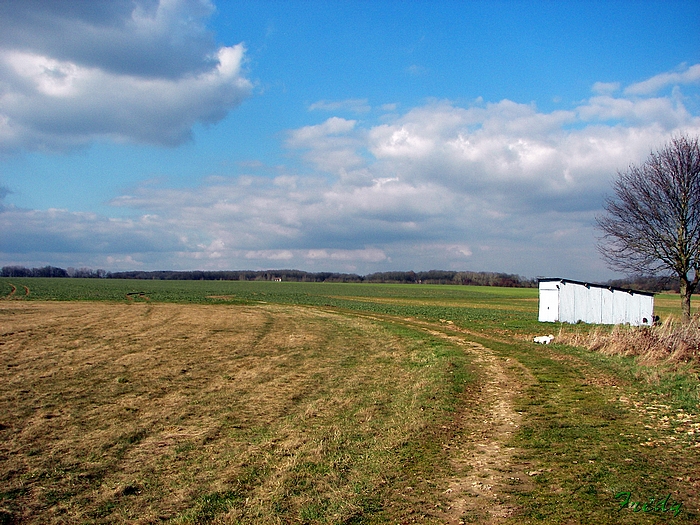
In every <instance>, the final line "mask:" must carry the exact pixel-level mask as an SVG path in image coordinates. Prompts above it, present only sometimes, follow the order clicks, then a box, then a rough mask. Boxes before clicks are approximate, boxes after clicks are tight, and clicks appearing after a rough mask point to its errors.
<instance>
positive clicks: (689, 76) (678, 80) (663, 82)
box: [625, 64, 700, 95]
mask: <svg viewBox="0 0 700 525" xmlns="http://www.w3.org/2000/svg"><path fill="white" fill-rule="evenodd" d="M684 84H700V64H694V65H692V66H690V67H685V66H683V69H682V70H679V71H670V72H666V73H661V74H659V75H656V76H653V77H651V78H649V79H647V80H644V81H642V82H637V83H636V84H632V85H631V86H628V87H627V88H625V94H627V95H652V94H654V93H657V92H658V91H660V90H661V89H663V88H665V87H667V86H673V85H684Z"/></svg>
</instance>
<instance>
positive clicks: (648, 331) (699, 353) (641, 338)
mask: <svg viewBox="0 0 700 525" xmlns="http://www.w3.org/2000/svg"><path fill="white" fill-rule="evenodd" d="M556 340H557V342H560V343H565V344H569V345H572V346H582V347H584V348H588V349H589V350H592V351H597V352H601V353H603V354H605V355H623V356H636V357H638V358H639V362H640V363H642V364H647V365H648V364H656V363H660V362H666V363H697V364H700V317H697V316H696V317H694V318H692V319H691V321H690V322H688V323H681V322H680V321H678V320H676V319H674V318H672V317H669V318H668V319H666V320H665V321H664V322H663V323H662V324H661V325H658V326H643V327H630V326H623V325H617V326H614V327H612V329H610V328H603V327H595V328H593V329H592V330H590V331H588V332H585V331H580V330H576V331H572V332H567V331H566V329H565V328H562V330H561V331H560V333H559V335H558V336H557V339H556Z"/></svg>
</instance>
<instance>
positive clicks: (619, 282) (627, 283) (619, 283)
mask: <svg viewBox="0 0 700 525" xmlns="http://www.w3.org/2000/svg"><path fill="white" fill-rule="evenodd" d="M606 284H607V285H608V286H614V287H615V288H629V289H632V290H641V291H644V292H657V293H658V292H675V293H679V292H680V284H679V282H678V279H677V278H674V277H671V276H653V277H649V276H637V277H628V278H626V279H614V280H612V281H608V282H607V283H606Z"/></svg>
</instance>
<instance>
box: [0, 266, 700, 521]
mask: <svg viewBox="0 0 700 525" xmlns="http://www.w3.org/2000/svg"><path fill="white" fill-rule="evenodd" d="M0 296H2V297H3V298H4V299H3V300H2V301H0V374H2V375H1V377H0V438H1V441H0V463H1V464H2V468H1V469H0V523H172V524H184V523H454V524H458V523H512V524H515V523H553V524H554V523H592V524H593V523H595V524H601V523H680V524H685V523H697V521H698V520H699V519H700V514H699V510H698V509H699V508H700V497H699V496H698V495H699V494H700V475H699V474H698V472H700V418H699V417H698V416H699V414H698V412H699V411H698V397H697V395H698V381H697V375H696V374H695V373H694V372H693V371H692V370H687V369H673V370H671V369H669V370H661V372H659V370H658V369H657V370H656V371H655V374H654V375H653V377H654V380H653V381H651V380H648V378H649V377H651V374H649V371H648V370H647V369H645V368H644V367H641V366H640V365H638V364H636V363H635V362H634V360H632V359H630V358H622V357H619V358H618V357H616V358H609V357H603V356H601V355H599V354H595V353H591V352H588V351H585V350H583V349H579V348H575V347H568V346H564V345H558V344H553V345H548V346H541V345H535V344H533V343H532V342H531V338H532V336H533V335H542V334H544V333H550V332H551V333H554V334H556V333H557V332H558V330H559V329H560V327H559V326H557V325H542V324H540V323H538V322H537V320H536V319H537V290H533V289H513V288H508V289H506V288H485V287H482V288H477V287H458V286H425V285H376V284H327V283H286V282H283V283H278V282H238V281H128V280H111V279H41V278H31V279H0ZM676 303H679V301H678V296H660V297H657V304H658V305H659V311H660V312H661V313H662V315H672V314H673V313H674V312H676V310H677V306H678V305H676ZM577 328H578V329H585V327H577ZM627 494H628V495H627ZM669 494H670V497H669V498H667V499H666V500H665V503H664V504H663V505H662V504H661V501H662V500H663V498H666V496H667V495H669ZM618 495H619V497H618V498H616V496H618ZM625 498H627V499H628V502H627V504H626V505H624V508H621V507H623V502H624V499H625ZM651 498H654V501H653V502H651V503H650V500H651ZM633 502H639V505H637V506H636V507H630V505H631V504H632V503H633ZM645 503H646V504H647V505H646V507H644V508H643V506H644V504H645ZM674 504H675V505H676V506H675V507H673V509H672V508H671V507H672V505H674ZM678 505H680V506H678ZM676 510H677V511H678V512H676Z"/></svg>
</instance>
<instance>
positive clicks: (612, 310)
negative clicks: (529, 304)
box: [539, 279, 654, 326]
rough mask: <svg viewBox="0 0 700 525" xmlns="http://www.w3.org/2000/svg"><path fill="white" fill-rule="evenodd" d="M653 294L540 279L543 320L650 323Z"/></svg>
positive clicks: (541, 319) (540, 309)
mask: <svg viewBox="0 0 700 525" xmlns="http://www.w3.org/2000/svg"><path fill="white" fill-rule="evenodd" d="M653 316H654V297H653V296H652V295H647V294H641V293H634V292H628V291H625V290H618V289H611V288H605V287H601V286H595V285H588V284H583V283H577V282H571V281H567V280H565V279H561V280H546V281H540V308H539V320H540V322H555V321H560V322H563V323H577V322H579V321H583V322H584V323H596V324H625V323H629V324H631V325H635V326H639V325H642V324H647V325H651V324H652V323H653Z"/></svg>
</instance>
